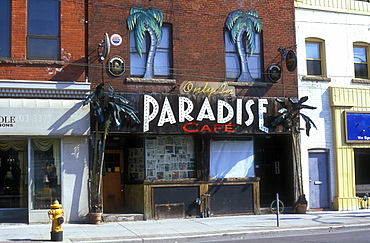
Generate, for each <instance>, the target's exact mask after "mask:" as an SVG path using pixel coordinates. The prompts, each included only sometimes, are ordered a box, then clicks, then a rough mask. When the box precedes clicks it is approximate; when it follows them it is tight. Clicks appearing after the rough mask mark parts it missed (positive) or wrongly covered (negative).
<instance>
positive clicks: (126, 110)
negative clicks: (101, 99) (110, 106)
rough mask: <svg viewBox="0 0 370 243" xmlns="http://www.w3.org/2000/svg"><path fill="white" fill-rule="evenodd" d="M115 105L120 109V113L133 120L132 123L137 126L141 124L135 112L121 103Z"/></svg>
mask: <svg viewBox="0 0 370 243" xmlns="http://www.w3.org/2000/svg"><path fill="white" fill-rule="evenodd" d="M116 104H117V106H119V107H120V108H121V111H123V112H125V113H127V114H129V115H130V116H131V118H132V119H133V120H134V122H136V123H137V124H139V123H141V121H140V119H139V118H138V117H137V116H136V113H138V112H137V110H135V109H134V108H132V107H131V106H129V105H126V104H123V103H116Z"/></svg>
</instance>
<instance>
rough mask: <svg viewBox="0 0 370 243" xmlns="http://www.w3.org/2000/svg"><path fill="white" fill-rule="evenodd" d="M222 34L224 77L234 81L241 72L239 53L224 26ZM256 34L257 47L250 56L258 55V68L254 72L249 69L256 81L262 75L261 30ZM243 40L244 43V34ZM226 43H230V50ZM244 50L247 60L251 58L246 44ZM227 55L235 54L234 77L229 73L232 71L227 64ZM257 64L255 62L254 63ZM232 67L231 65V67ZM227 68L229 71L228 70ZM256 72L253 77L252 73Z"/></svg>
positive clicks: (260, 78) (259, 79)
mask: <svg viewBox="0 0 370 243" xmlns="http://www.w3.org/2000/svg"><path fill="white" fill-rule="evenodd" d="M223 34H224V36H223V38H224V49H225V77H226V79H233V80H235V81H237V79H238V77H239V75H240V73H241V67H240V57H239V53H238V50H237V48H236V44H235V43H232V42H231V38H230V30H229V29H227V28H224V32H223ZM255 35H256V37H257V38H256V39H259V43H256V46H257V49H256V50H254V52H253V56H252V57H256V56H257V57H258V58H259V65H258V66H259V69H258V70H257V71H256V72H253V71H251V75H252V77H253V78H254V79H255V80H256V81H261V80H262V77H263V55H262V54H263V49H262V48H263V34H262V31H261V33H255ZM243 42H244V43H246V34H244V36H243ZM228 43H230V44H232V46H233V47H232V48H231V49H233V50H232V51H231V50H229V49H230V47H231V45H230V46H229V45H228ZM245 50H247V59H248V62H249V61H250V60H251V58H250V53H251V52H250V50H249V48H248V46H247V45H246V46H245ZM228 55H235V56H236V57H237V59H238V62H237V65H236V66H237V67H236V70H235V75H236V77H234V75H232V74H230V73H232V72H233V71H232V70H230V65H231V64H228V61H227V56H228ZM256 66H257V64H256ZM231 68H233V67H231ZM228 70H229V71H228ZM257 72H258V77H254V75H253V74H254V73H257Z"/></svg>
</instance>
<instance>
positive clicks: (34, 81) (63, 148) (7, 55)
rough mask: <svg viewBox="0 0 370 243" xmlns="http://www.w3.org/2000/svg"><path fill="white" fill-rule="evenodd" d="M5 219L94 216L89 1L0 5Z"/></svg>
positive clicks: (0, 205) (0, 203) (0, 165)
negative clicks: (59, 208) (59, 212)
mask: <svg viewBox="0 0 370 243" xmlns="http://www.w3.org/2000/svg"><path fill="white" fill-rule="evenodd" d="M0 16H1V17H0V26H1V27H0V32H1V33H0V111H1V115H0V117H1V118H0V120H1V121H0V133H1V134H2V137H1V138H0V221H1V222H28V223H36V222H45V223H46V222H49V218H48V215H47V212H48V210H49V209H50V205H51V204H52V203H53V201H54V200H58V201H59V202H60V203H61V204H62V205H63V208H64V209H65V220H66V221H83V220H84V218H85V217H86V214H87V213H88V198H87V197H81V195H88V193H87V181H88V174H87V170H85V168H86V167H87V166H88V164H87V162H88V143H87V141H88V140H87V138H88V135H89V132H90V126H89V125H90V124H89V122H88V115H89V108H88V107H85V108H81V106H82V100H83V99H85V97H86V95H87V94H88V92H89V90H90V84H88V83H86V82H85V76H86V75H85V74H86V65H85V63H86V59H85V57H86V55H85V52H86V49H85V46H86V45H85V40H86V39H85V33H86V31H85V27H86V26H85V25H86V24H85V5H84V4H83V3H81V2H78V3H77V2H73V1H72V2H71V1H34V0H28V1H27V0H21V1H11V0H5V1H1V3H0Z"/></svg>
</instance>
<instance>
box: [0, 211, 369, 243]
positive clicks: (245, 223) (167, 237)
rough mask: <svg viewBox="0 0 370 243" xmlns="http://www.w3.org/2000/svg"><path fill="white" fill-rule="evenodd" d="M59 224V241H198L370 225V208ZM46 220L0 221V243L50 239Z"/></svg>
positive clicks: (343, 229) (359, 227) (360, 227)
mask: <svg viewBox="0 0 370 243" xmlns="http://www.w3.org/2000/svg"><path fill="white" fill-rule="evenodd" d="M279 219H280V220H279V227H277V217H276V215H273V214H265V215H243V216H225V217H210V218H189V219H162V220H148V221H126V222H109V223H102V224H98V225H93V224H64V225H63V237H64V242H200V241H209V240H212V239H215V238H216V237H222V238H223V239H231V238H256V237H257V236H258V237H264V236H265V237H273V236H280V235H281V236H283V235H285V236H286V235H291V234H297V233H302V234H303V233H305V234H309V233H310V232H315V233H318V232H321V233H327V232H333V231H345V230H355V229H365V228H370V210H369V209H365V210H358V211H318V212H307V214H282V215H279ZM50 229H51V223H50V224H31V225H27V224H0V242H48V241H49V242H50Z"/></svg>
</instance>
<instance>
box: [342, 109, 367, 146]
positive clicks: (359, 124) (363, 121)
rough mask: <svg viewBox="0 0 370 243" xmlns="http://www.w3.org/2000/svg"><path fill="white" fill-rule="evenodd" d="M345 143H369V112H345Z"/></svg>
mask: <svg viewBox="0 0 370 243" xmlns="http://www.w3.org/2000/svg"><path fill="white" fill-rule="evenodd" d="M345 119H346V138H347V141H346V142H347V143H359V142H361V143H363V142H369V143H370V112H368V113H364V112H362V113H361V112H346V113H345Z"/></svg>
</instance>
